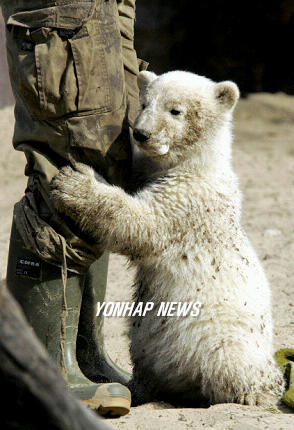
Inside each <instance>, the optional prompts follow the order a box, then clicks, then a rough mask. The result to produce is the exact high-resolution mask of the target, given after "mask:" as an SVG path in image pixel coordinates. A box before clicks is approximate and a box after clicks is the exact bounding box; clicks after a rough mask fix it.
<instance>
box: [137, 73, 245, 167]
mask: <svg viewBox="0 0 294 430" xmlns="http://www.w3.org/2000/svg"><path fill="white" fill-rule="evenodd" d="M138 86H139V89H140V102H141V112H140V114H139V116H138V117H137V119H136V122H135V125H134V130H133V137H134V139H135V142H136V144H137V146H138V147H139V148H140V150H142V151H143V152H145V153H146V154H147V155H149V156H150V157H151V158H153V159H155V160H156V161H158V162H159V163H162V164H165V165H169V166H172V165H176V164H178V163H179V162H181V161H183V160H185V159H187V158H189V157H191V156H193V154H196V156H197V155H198V156H199V155H200V154H201V153H203V152H205V149H208V148H212V147H213V145H217V142H216V140H218V141H219V140H224V139H220V134H221V133H222V134H223V133H227V132H228V131H229V133H227V134H228V135H229V136H230V120H231V116H232V115H231V114H232V111H233V108H234V107H235V104H236V102H237V100H238V98H239V90H238V87H237V85H236V84H234V83H233V82H230V81H224V82H220V83H215V82H213V81H211V80H210V79H207V78H205V77H203V76H199V75H196V74H193V73H190V72H182V71H174V72H168V73H165V74H163V75H160V76H157V75H155V74H154V73H152V72H147V71H144V72H140V73H139V76H138ZM229 140H230V139H229ZM219 144H221V142H219Z"/></svg>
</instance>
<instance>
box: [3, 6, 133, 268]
mask: <svg viewBox="0 0 294 430" xmlns="http://www.w3.org/2000/svg"><path fill="white" fill-rule="evenodd" d="M0 4H1V6H2V13H3V16H4V19H5V23H6V28H7V32H6V33H7V55H8V64H9V70H10V79H11V84H12V88H13V92H14V95H15V100H16V106H15V131H14V137H13V145H14V147H15V149H17V150H21V151H24V153H25V155H26V158H27V165H26V171H25V173H26V175H27V176H28V177H29V180H28V188H27V190H26V194H25V196H24V198H23V199H22V200H21V202H19V203H17V204H16V206H15V214H14V219H15V223H16V226H17V229H18V231H19V233H20V235H21V236H22V240H23V242H24V243H25V244H26V247H27V249H30V250H31V251H33V252H34V253H36V254H37V255H38V256H39V257H40V258H42V259H43V260H46V261H47V262H49V263H52V264H55V265H58V266H61V267H62V265H63V262H64V258H66V261H67V268H68V269H69V270H71V271H73V272H75V273H83V272H85V271H86V269H87V267H88V266H89V264H90V263H91V262H93V261H94V260H95V259H96V258H97V257H98V256H99V255H100V254H101V250H98V249H95V248H94V247H92V246H91V245H89V243H86V242H85V241H83V240H82V239H81V237H80V236H79V233H78V232H77V231H76V230H75V229H74V227H69V226H68V224H66V223H65V222H64V221H63V220H61V219H60V218H59V216H58V215H57V214H56V213H55V211H54V208H53V207H52V205H51V202H50V200H49V198H48V192H49V183H50V181H51V179H52V177H53V176H54V174H56V172H57V171H58V168H60V167H61V166H63V165H65V164H68V163H74V162H75V161H82V162H85V163H87V164H90V165H92V166H93V167H94V168H96V169H97V170H98V171H99V172H100V173H101V174H103V175H104V176H105V177H106V178H107V179H108V180H109V181H110V182H112V183H115V184H120V185H122V184H123V183H124V180H125V179H126V175H127V172H128V171H129V168H130V162H131V150H130V143H129V127H132V123H133V121H134V119H135V117H136V113H137V109H138V89H137V83H136V75H137V73H138V71H139V67H140V61H138V60H137V57H136V53H135V51H134V46H133V38H134V28H133V27H134V16H135V0H120V1H119V0H117V1H115V0H76V1H73V0H57V1H45V0H0Z"/></svg>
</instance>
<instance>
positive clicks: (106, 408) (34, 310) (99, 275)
mask: <svg viewBox="0 0 294 430" xmlns="http://www.w3.org/2000/svg"><path fill="white" fill-rule="evenodd" d="M107 262H108V255H107V254H105V255H103V256H102V257H101V258H100V259H99V260H97V261H96V262H95V263H93V264H92V266H91V267H90V270H89V273H88V274H87V275H85V276H79V275H75V274H72V273H70V272H69V273H68V277H67V281H66V285H64V283H63V281H62V277H61V269H59V268H58V267H56V266H53V265H51V264H48V263H46V262H44V261H42V260H40V259H39V257H37V256H36V255H35V254H33V253H32V252H30V251H28V250H26V249H25V248H24V247H23V242H22V240H21V238H20V236H19V234H18V232H17V230H16V227H15V224H14V223H13V226H12V232H11V238H10V249H9V258H8V269H7V285H8V288H9V290H10V291H11V292H12V294H13V295H14V297H15V298H16V299H17V301H18V302H19V303H20V305H21V306H22V308H23V310H24V313H25V315H26V317H27V320H28V322H29V323H30V324H31V326H32V327H33V328H34V330H35V332H36V334H37V336H38V337H39V339H40V340H41V341H42V342H43V344H44V345H45V346H46V348H47V350H48V352H49V355H50V356H51V358H52V359H53V361H54V362H55V363H56V364H57V366H58V367H59V368H60V370H61V373H62V375H63V377H64V379H65V381H66V384H67V387H68V389H69V390H70V391H71V392H73V393H74V394H75V395H76V396H77V398H79V399H80V400H82V401H83V402H84V403H85V404H86V405H87V406H88V407H90V408H91V409H94V410H96V411H97V412H98V413H100V414H101V415H104V416H112V417H114V416H121V415H125V414H127V413H128V412H129V410H130V404H131V395H130V392H129V390H128V389H127V388H126V387H125V386H124V385H121V384H120V383H117V381H120V382H126V381H127V379H128V374H126V373H125V372H123V371H122V370H121V369H119V368H118V367H117V366H115V364H114V363H113V362H112V361H111V360H110V358H109V357H108V355H107V354H106V352H105V351H104V346H103V330H102V328H103V320H102V319H100V320H98V321H95V311H96V306H94V304H95V300H96V299H97V298H99V299H100V301H101V300H102V301H103V299H104V294H105V284H106V276H107ZM94 282H95V289H94V286H93V283H94ZM95 292H96V293H95ZM82 299H84V300H85V301H86V303H85V305H84V306H83V310H82V315H84V316H86V314H87V311H88V312H89V314H88V316H87V321H86V323H85V322H83V323H81V319H80V313H81V306H82ZM97 300H98V299H97ZM91 306H92V308H91ZM79 322H80V325H81V327H82V329H83V330H82V331H83V335H82V340H83V342H82V343H83V353H82V354H81V356H82V357H81V358H82V359H83V360H84V361H86V360H87V359H89V361H90V359H93V360H94V359H95V360H96V362H94V363H91V365H90V366H89V369H88V373H89V374H92V375H94V376H95V380H97V381H99V380H100V382H101V381H102V382H104V381H116V382H115V383H102V384H101V383H100V384H99V383H98V384H97V383H94V382H91V381H90V380H89V379H88V378H87V377H86V376H85V375H84V373H82V371H81V370H80V366H79V364H78V361H77V353H76V352H77V351H76V345H77V339H78V327H79ZM87 324H89V326H88V327H87ZM88 335H89V337H88ZM87 339H88V340H87ZM85 340H87V342H85ZM92 348H93V350H91V349H92ZM83 367H85V368H86V363H85V362H84V366H83Z"/></svg>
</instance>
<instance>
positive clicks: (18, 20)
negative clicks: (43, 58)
mask: <svg viewBox="0 0 294 430" xmlns="http://www.w3.org/2000/svg"><path fill="white" fill-rule="evenodd" d="M75 3H76V4H74V5H73V4H70V5H63V6H53V7H46V8H42V9H35V10H31V11H23V12H17V13H15V14H13V15H11V16H10V17H9V18H8V20H7V25H17V26H20V27H25V28H36V27H54V28H66V29H75V28H78V27H81V26H82V25H83V24H84V23H85V22H86V21H88V19H89V18H90V17H91V15H92V13H93V10H94V0H89V1H86V2H84V1H83V2H75Z"/></svg>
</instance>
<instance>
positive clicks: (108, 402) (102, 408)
mask: <svg viewBox="0 0 294 430" xmlns="http://www.w3.org/2000/svg"><path fill="white" fill-rule="evenodd" d="M82 402H83V403H84V405H86V406H87V407H88V408H89V409H91V410H93V411H95V412H97V413H98V414H99V415H102V416H103V417H106V418H117V417H122V416H124V415H126V414H128V413H129V412H130V409H131V402H130V400H128V399H125V398H124V397H112V398H111V397H108V398H106V399H104V400H103V401H102V402H101V404H100V405H97V400H82Z"/></svg>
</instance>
